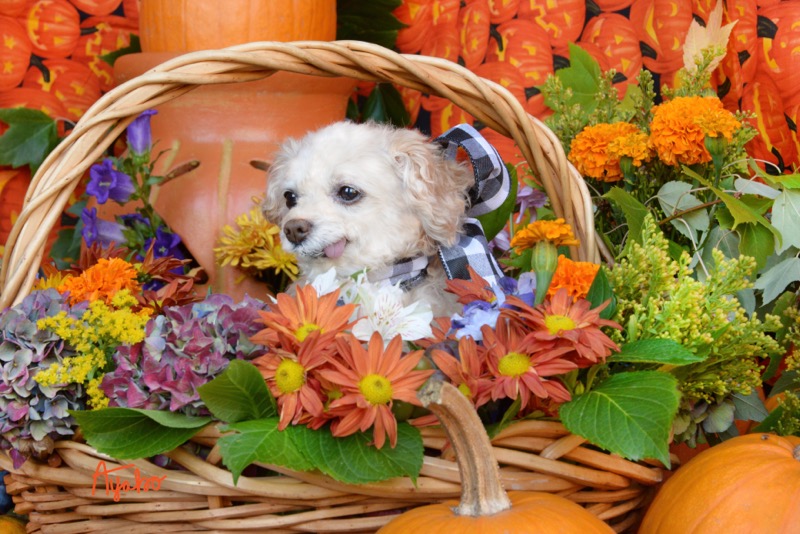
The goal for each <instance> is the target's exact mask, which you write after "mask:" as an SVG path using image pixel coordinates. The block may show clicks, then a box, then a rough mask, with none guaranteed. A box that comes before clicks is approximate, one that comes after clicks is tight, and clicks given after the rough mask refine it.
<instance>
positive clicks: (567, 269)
mask: <svg viewBox="0 0 800 534" xmlns="http://www.w3.org/2000/svg"><path fill="white" fill-rule="evenodd" d="M598 270H600V265H599V264H597V263H592V262H588V261H572V260H571V259H569V258H567V257H566V256H564V255H563V254H561V255H559V256H558V267H556V271H555V273H554V274H553V279H552V280H551V281H550V287H548V288H547V296H549V297H553V296H554V295H555V294H556V292H557V291H558V290H559V289H561V288H564V289H566V290H567V293H569V295H570V296H571V297H572V300H573V301H577V300H578V299H579V298H581V299H582V298H586V295H587V294H588V293H589V288H590V287H592V282H594V277H595V276H597V271H598Z"/></svg>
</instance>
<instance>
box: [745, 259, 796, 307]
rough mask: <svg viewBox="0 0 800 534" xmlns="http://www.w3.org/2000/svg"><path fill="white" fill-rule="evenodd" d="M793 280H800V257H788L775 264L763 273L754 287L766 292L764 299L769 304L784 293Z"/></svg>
mask: <svg viewBox="0 0 800 534" xmlns="http://www.w3.org/2000/svg"><path fill="white" fill-rule="evenodd" d="M792 282H800V258H795V257H792V258H787V259H785V260H783V261H782V262H780V263H778V264H777V265H773V266H772V267H771V268H769V269H767V270H766V271H764V272H763V273H761V276H759V277H758V280H756V283H755V284H754V285H753V287H755V288H756V289H760V290H761V291H763V292H764V294H763V296H762V299H763V303H764V304H767V303H769V302H772V301H773V300H775V298H777V297H778V295H780V294H781V293H783V290H784V289H785V288H786V286H788V285H789V284H791V283H792Z"/></svg>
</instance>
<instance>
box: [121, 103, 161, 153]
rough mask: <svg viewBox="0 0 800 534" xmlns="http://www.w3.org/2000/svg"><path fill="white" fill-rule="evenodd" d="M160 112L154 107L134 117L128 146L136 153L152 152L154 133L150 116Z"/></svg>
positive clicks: (129, 127) (129, 129) (129, 130)
mask: <svg viewBox="0 0 800 534" xmlns="http://www.w3.org/2000/svg"><path fill="white" fill-rule="evenodd" d="M156 113H158V112H157V111H156V110H154V109H148V110H147V111H144V112H142V113H141V115H139V116H138V117H136V118H135V119H133V122H132V123H130V125H129V126H128V146H129V147H130V149H131V152H133V153H134V155H144V154H149V153H150V147H151V146H152V143H153V141H152V135H151V133H150V117H151V116H153V115H155V114H156Z"/></svg>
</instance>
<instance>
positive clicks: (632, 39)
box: [578, 13, 642, 96]
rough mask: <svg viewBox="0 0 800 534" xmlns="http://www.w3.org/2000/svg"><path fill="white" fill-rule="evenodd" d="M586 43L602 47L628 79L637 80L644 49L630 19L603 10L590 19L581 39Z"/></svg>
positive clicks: (629, 80)
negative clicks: (640, 46)
mask: <svg viewBox="0 0 800 534" xmlns="http://www.w3.org/2000/svg"><path fill="white" fill-rule="evenodd" d="M585 43H591V44H594V45H596V46H597V47H599V48H600V51H601V52H602V54H603V56H604V57H605V60H606V61H607V62H608V66H609V67H610V68H612V69H614V70H615V71H617V72H618V73H620V74H621V75H622V76H624V77H625V80H626V82H627V83H632V82H635V81H636V76H637V75H638V74H639V71H641V70H642V52H641V50H639V39H638V38H637V37H636V30H634V29H633V25H632V24H631V21H630V20H628V19H627V18H625V17H623V16H622V15H620V14H618V13H601V14H600V15H598V16H596V17H594V18H592V19H591V20H589V22H587V23H586V27H585V28H584V29H583V34H582V35H581V39H580V41H578V44H579V45H580V46H582V47H585ZM587 50H589V52H590V53H591V50H590V49H589V48H587ZM596 59H598V61H599V58H596ZM620 93H624V90H621V91H620ZM620 96H622V95H620Z"/></svg>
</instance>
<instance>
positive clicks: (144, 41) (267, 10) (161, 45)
mask: <svg viewBox="0 0 800 534" xmlns="http://www.w3.org/2000/svg"><path fill="white" fill-rule="evenodd" d="M139 38H140V39H141V45H142V51H143V52H189V51H194V50H209V49H215V48H225V47H227V46H231V45H235V44H242V43H247V42H250V41H305V40H320V41H331V40H333V39H335V38H336V1H335V0H226V1H225V2H219V1H218V0H142V2H141V4H140V7H139Z"/></svg>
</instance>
